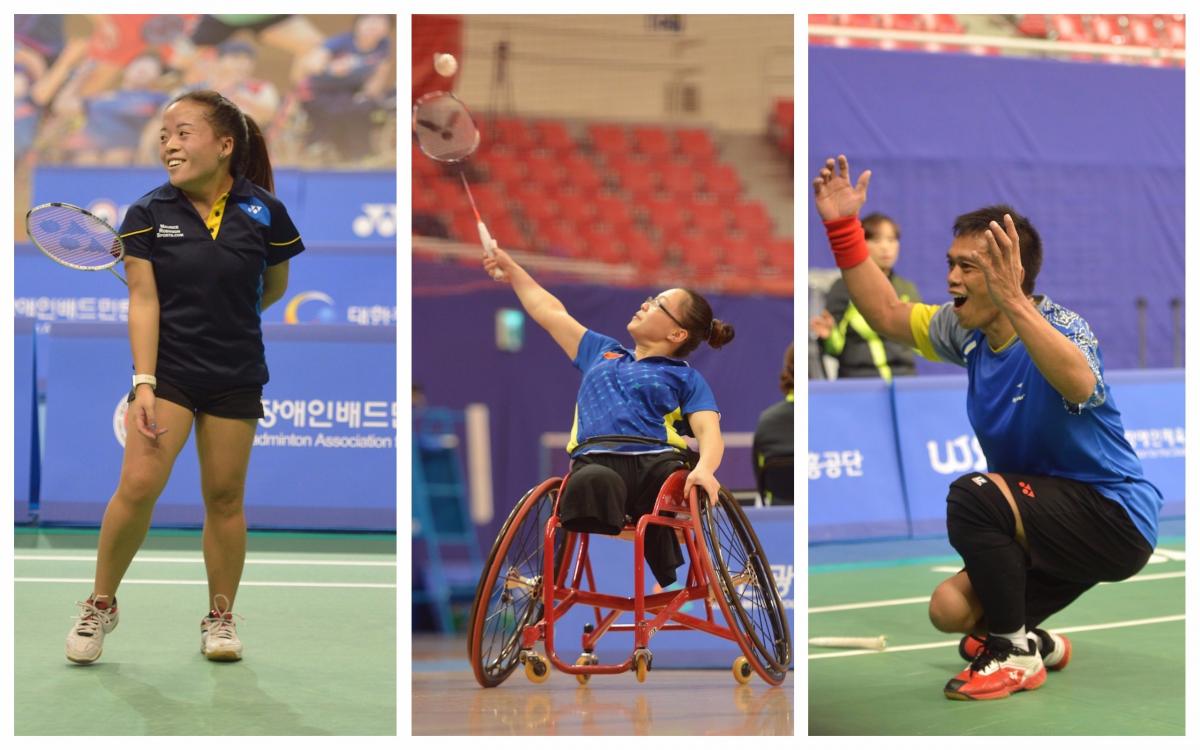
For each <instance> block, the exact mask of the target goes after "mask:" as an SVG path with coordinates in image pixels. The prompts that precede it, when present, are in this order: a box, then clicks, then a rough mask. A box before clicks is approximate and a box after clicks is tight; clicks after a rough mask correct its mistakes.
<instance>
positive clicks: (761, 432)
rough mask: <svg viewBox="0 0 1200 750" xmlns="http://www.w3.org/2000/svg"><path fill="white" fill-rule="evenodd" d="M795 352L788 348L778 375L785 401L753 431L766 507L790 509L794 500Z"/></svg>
mask: <svg viewBox="0 0 1200 750" xmlns="http://www.w3.org/2000/svg"><path fill="white" fill-rule="evenodd" d="M795 350H796V345H795V344H791V345H789V346H788V348H787V353H786V354H785V355H784V357H783V371H782V372H780V373H779V390H781V391H783V400H782V401H780V402H779V403H777V404H774V405H773V406H770V407H768V408H767V410H766V411H764V412H763V413H762V414H761V415H759V417H758V426H757V427H756V428H755V429H754V442H753V450H752V452H751V455H752V456H753V458H754V481H755V484H756V485H757V486H758V494H759V496H761V497H762V499H763V504H765V505H791V504H792V503H793V502H794V497H795V494H794V492H795V478H794V476H793V471H792V467H793V466H794V465H795V429H796V427H795V406H796V392H795V388H796V377H795V368H794V360H795Z"/></svg>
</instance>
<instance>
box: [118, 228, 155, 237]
mask: <svg viewBox="0 0 1200 750" xmlns="http://www.w3.org/2000/svg"><path fill="white" fill-rule="evenodd" d="M152 229H154V227H146V228H145V229H139V230H137V231H135V232H126V233H125V234H123V235H121V239H125V238H126V237H132V236H134V235H135V234H145V233H146V232H149V231H151V230H152Z"/></svg>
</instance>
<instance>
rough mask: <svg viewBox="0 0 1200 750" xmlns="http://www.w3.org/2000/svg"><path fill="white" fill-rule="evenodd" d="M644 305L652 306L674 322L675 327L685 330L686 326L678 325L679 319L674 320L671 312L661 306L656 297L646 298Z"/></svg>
mask: <svg viewBox="0 0 1200 750" xmlns="http://www.w3.org/2000/svg"><path fill="white" fill-rule="evenodd" d="M645 304H647V305H654V306H655V307H657V308H658V309H659V310H662V311H663V312H664V313H666V315H667V317H668V318H670V319H671V320H673V321H675V325H677V326H679V327H680V328H682V329H684V330H687V326H685V325H684V324H683V323H680V322H679V318H676V317H675V316H674V315H672V314H671V311H670V310H668V309H667V308H666V307H664V306H663V303H662V302H660V301H659V299H658V297H647V298H646V302H645Z"/></svg>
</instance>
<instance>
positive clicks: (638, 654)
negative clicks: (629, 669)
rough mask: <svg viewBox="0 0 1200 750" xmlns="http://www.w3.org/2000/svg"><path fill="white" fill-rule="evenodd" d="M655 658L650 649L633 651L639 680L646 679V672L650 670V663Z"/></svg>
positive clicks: (634, 664) (634, 666) (634, 665)
mask: <svg viewBox="0 0 1200 750" xmlns="http://www.w3.org/2000/svg"><path fill="white" fill-rule="evenodd" d="M653 660H654V656H653V655H652V654H651V653H650V651H649V650H648V649H638V650H636V651H634V652H633V671H634V674H636V675H637V681H638V682H645V681H646V673H647V672H649V671H650V664H651V662H653Z"/></svg>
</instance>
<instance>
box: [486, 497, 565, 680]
mask: <svg viewBox="0 0 1200 750" xmlns="http://www.w3.org/2000/svg"><path fill="white" fill-rule="evenodd" d="M560 484H561V480H560V479H559V478H557V477H555V478H552V479H547V480H546V481H544V482H542V483H541V484H539V485H537V486H536V487H534V488H533V489H531V490H530V491H529V492H527V493H525V496H524V497H522V498H521V500H520V502H518V503H517V505H516V507H515V508H513V510H512V513H510V514H509V516H508V519H507V520H506V521H505V522H504V526H503V527H501V529H500V533H499V535H497V537H496V541H495V543H494V544H493V545H492V551H491V554H490V555H489V556H488V561H487V564H486V565H484V568H483V575H481V576H480V578H479V584H478V586H476V589H475V600H474V602H473V603H472V605H471V618H470V620H469V622H470V631H469V632H470V635H469V639H468V650H469V654H470V659H471V668H472V670H473V671H474V673H475V679H476V681H477V682H479V684H480V685H482V686H483V687H495V686H496V685H499V684H500V683H502V682H504V680H506V679H507V678H508V677H509V675H511V674H512V673H513V671H514V670H515V669H516V668H517V667H518V666H519V665H520V658H519V657H520V651H521V634H522V630H523V629H524V628H525V626H527V625H533V624H536V623H537V622H538V621H539V620H540V619H541V617H542V572H543V571H542V568H543V565H544V562H543V549H544V547H543V545H544V541H545V538H544V532H545V528H546V522H547V520H549V518H550V515H551V514H552V513H553V511H554V503H555V500H556V499H557V495H558V489H559V486H560ZM564 537H565V535H564ZM560 538H563V537H560ZM565 541H566V540H565V539H563V544H564V548H565ZM558 544H559V542H557V541H556V543H555V546H556V547H557V546H558ZM556 556H557V555H556ZM559 559H560V560H561V559H562V558H561V557H559Z"/></svg>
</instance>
